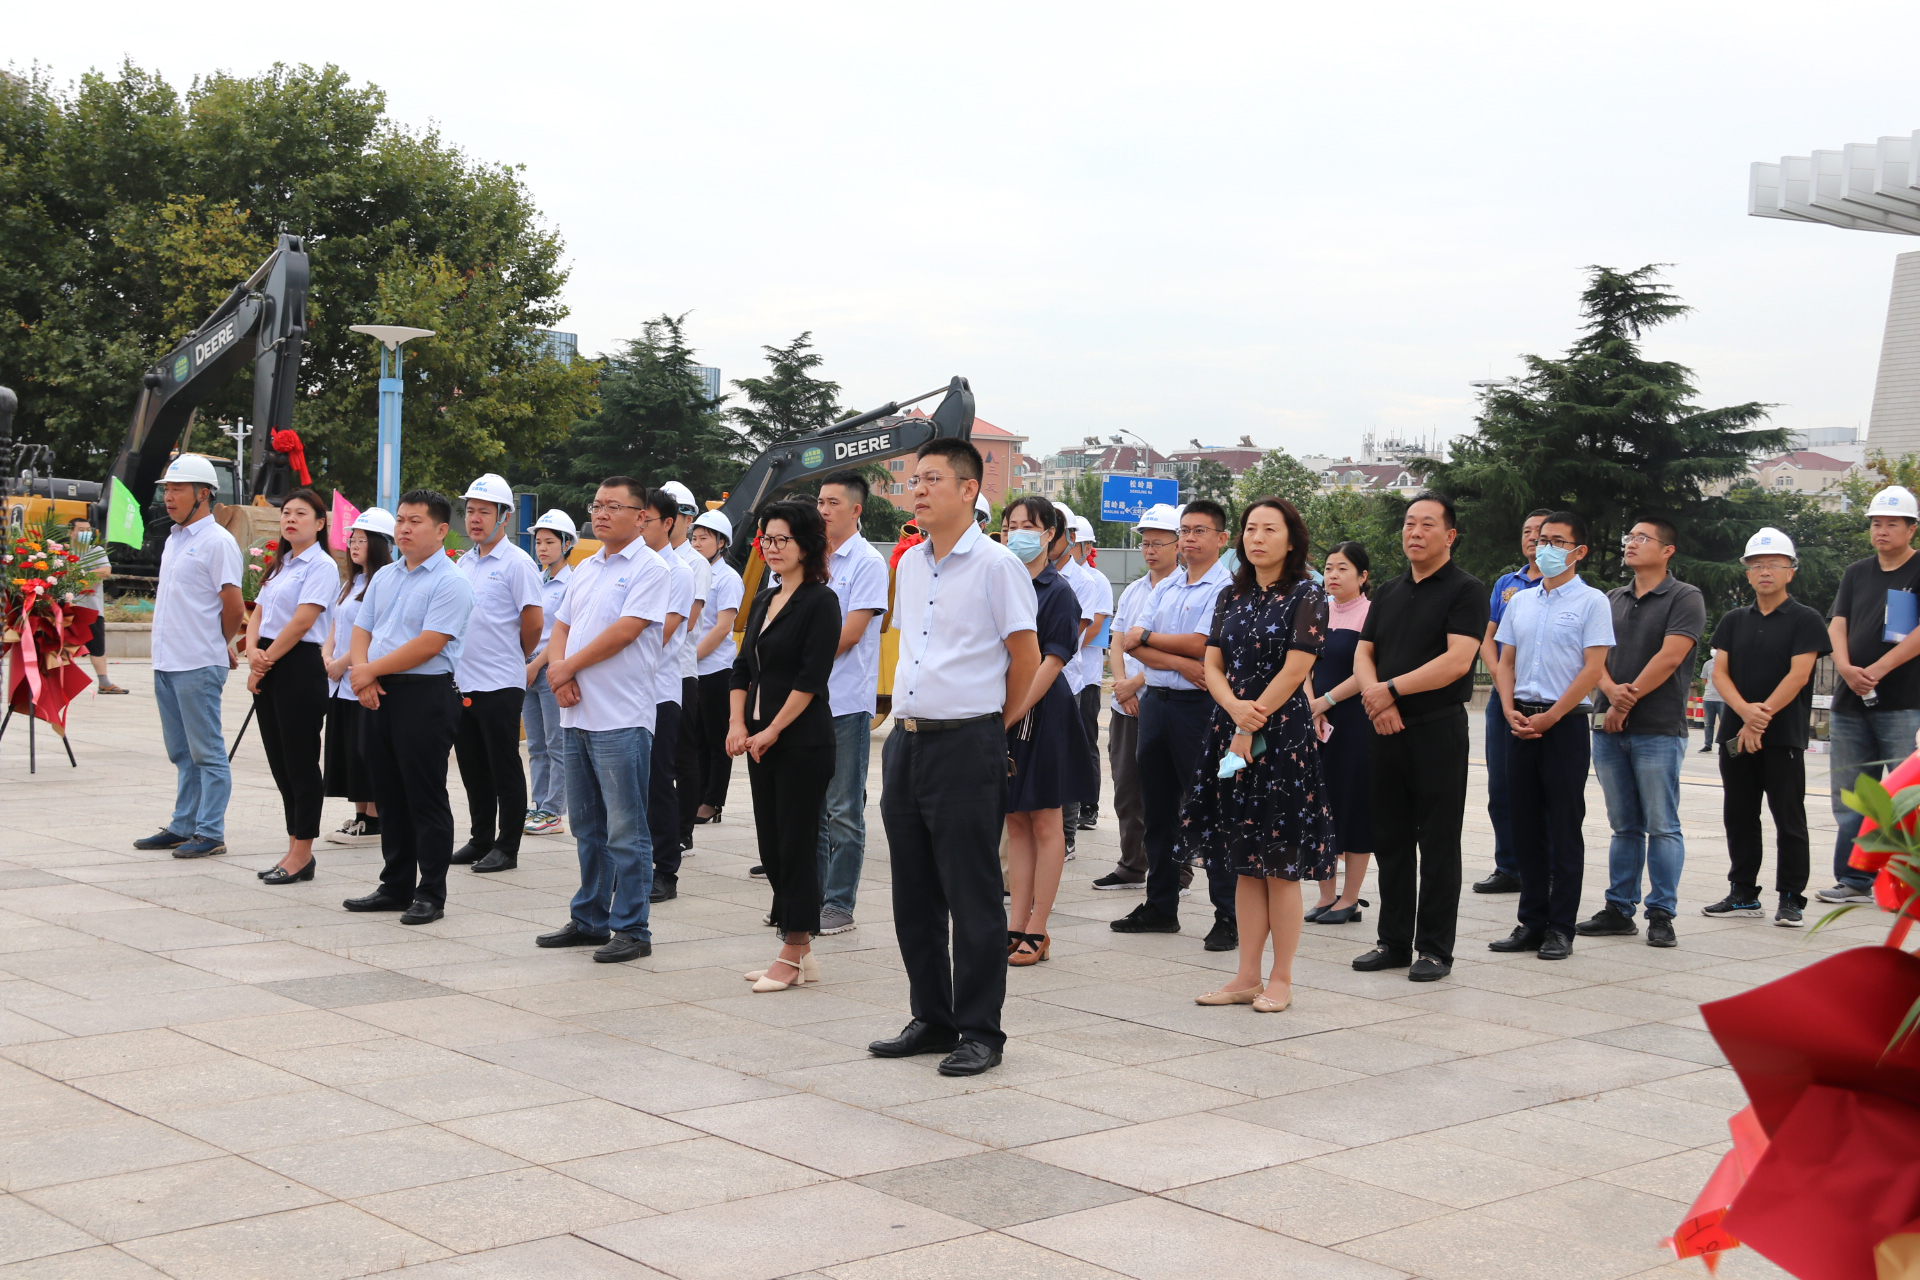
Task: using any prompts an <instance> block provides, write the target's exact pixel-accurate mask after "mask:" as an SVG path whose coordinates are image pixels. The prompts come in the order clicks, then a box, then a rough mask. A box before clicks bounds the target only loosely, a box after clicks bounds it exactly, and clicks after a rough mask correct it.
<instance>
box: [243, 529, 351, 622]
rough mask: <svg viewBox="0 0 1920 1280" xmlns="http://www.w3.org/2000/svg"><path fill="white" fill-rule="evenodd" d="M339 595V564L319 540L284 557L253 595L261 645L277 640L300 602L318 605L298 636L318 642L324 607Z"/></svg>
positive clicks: (324, 618) (291, 620) (325, 611)
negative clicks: (285, 558)
mask: <svg viewBox="0 0 1920 1280" xmlns="http://www.w3.org/2000/svg"><path fill="white" fill-rule="evenodd" d="M339 594H340V566H339V565H337V564H335V563H334V560H333V557H332V556H330V555H328V554H327V549H326V548H325V547H323V546H321V545H320V544H319V542H317V541H316V542H315V543H314V544H313V545H312V546H310V547H308V548H307V549H306V550H305V551H302V552H301V553H300V554H298V555H293V556H288V557H287V560H286V563H285V564H283V565H281V566H280V571H279V572H278V573H276V574H274V575H273V576H272V577H271V578H269V579H267V580H266V581H265V582H263V583H261V584H260V592H259V594H258V595H256V596H255V597H254V598H253V603H254V607H255V608H257V609H259V610H260V643H261V645H262V646H263V647H264V646H265V645H266V644H267V643H268V642H269V641H273V640H278V639H279V638H280V633H281V632H282V631H285V630H286V629H287V627H288V626H289V625H291V624H292V622H293V615H294V613H295V612H296V611H297V610H298V609H299V608H300V606H301V605H303V604H317V605H319V606H320V613H319V615H318V616H317V617H315V618H314V620H313V625H312V626H310V627H308V628H307V633H306V634H305V635H303V636H301V637H300V639H301V640H303V641H311V642H312V643H314V644H319V643H320V642H321V641H322V640H325V639H326V638H327V610H328V609H331V608H332V607H333V600H334V597H335V596H337V595H339Z"/></svg>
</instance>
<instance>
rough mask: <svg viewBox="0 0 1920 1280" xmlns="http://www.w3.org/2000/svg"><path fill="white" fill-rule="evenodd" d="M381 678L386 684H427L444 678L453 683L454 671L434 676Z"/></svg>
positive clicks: (381, 681)
mask: <svg viewBox="0 0 1920 1280" xmlns="http://www.w3.org/2000/svg"><path fill="white" fill-rule="evenodd" d="M379 680H380V683H381V684H383V685H385V684H426V683H427V682H429V681H432V680H442V681H445V682H446V683H447V684H452V683H453V673H452V672H450V671H443V672H441V673H440V674H439V675H433V676H381V677H379Z"/></svg>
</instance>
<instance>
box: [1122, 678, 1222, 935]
mask: <svg viewBox="0 0 1920 1280" xmlns="http://www.w3.org/2000/svg"><path fill="white" fill-rule="evenodd" d="M1212 714H1213V699H1212V698H1211V697H1209V696H1208V695H1207V694H1204V693H1202V692H1200V691H1199V690H1198V689H1195V690H1192V691H1191V692H1189V691H1187V690H1175V691H1173V696H1172V697H1168V696H1167V691H1163V690H1160V689H1153V688H1148V689H1143V690H1141V691H1140V716H1139V721H1140V802H1141V808H1142V810H1143V811H1144V814H1145V817H1146V827H1147V830H1146V841H1145V843H1146V846H1147V905H1148V906H1150V907H1152V908H1153V909H1154V910H1155V911H1158V912H1159V913H1160V914H1161V915H1163V916H1178V915H1179V914H1180V865H1179V864H1178V863H1176V862H1174V860H1173V845H1174V840H1175V838H1176V837H1177V836H1178V835H1179V834H1180V806H1181V804H1182V802H1184V801H1185V799H1186V796H1187V790H1188V788H1190V787H1191V786H1192V785H1193V772H1194V770H1195V769H1197V768H1199V767H1200V751H1201V748H1202V747H1204V746H1205V745H1206V737H1207V718H1208V717H1209V716H1211V715H1212ZM1234 880H1235V876H1234V875H1233V873H1232V872H1230V871H1225V870H1217V869H1214V868H1208V870H1207V896H1208V897H1209V898H1211V899H1212V900H1213V910H1214V914H1215V915H1217V916H1224V917H1225V918H1227V919H1228V920H1231V919H1233V918H1234V905H1233V894H1234V887H1235V886H1234Z"/></svg>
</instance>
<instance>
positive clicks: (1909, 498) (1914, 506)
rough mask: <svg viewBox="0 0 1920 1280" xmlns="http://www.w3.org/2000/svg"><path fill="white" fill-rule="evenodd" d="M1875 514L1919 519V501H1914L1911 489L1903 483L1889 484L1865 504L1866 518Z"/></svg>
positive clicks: (1871, 517)
mask: <svg viewBox="0 0 1920 1280" xmlns="http://www.w3.org/2000/svg"><path fill="white" fill-rule="evenodd" d="M1875 516H1905V517H1906V518H1907V519H1909V520H1920V502H1916V501H1914V497H1913V491H1912V490H1910V489H1908V488H1906V486H1904V485H1897V484H1890V485H1888V486H1887V487H1886V488H1884V489H1882V490H1881V491H1880V492H1878V493H1876V494H1874V495H1873V501H1872V502H1869V503H1868V504H1867V519H1869V520H1871V519H1873V518H1874V517H1875Z"/></svg>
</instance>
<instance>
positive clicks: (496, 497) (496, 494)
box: [460, 471, 513, 512]
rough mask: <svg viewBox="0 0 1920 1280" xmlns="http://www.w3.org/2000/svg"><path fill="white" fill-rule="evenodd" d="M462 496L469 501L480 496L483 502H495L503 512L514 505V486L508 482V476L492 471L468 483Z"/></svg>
mask: <svg viewBox="0 0 1920 1280" xmlns="http://www.w3.org/2000/svg"><path fill="white" fill-rule="evenodd" d="M460 496H461V498H463V499H465V500H466V501H468V502H471V501H473V500H474V499H475V498H478V499H480V500H481V501H482V502H491V503H494V504H495V505H497V506H498V507H499V508H500V509H501V511H502V512H505V511H507V510H509V509H510V508H512V506H513V486H512V485H510V484H508V483H507V481H506V477H504V476H498V475H495V474H494V473H493V472H491V471H489V472H487V474H485V475H483V476H481V477H480V478H479V479H478V480H475V481H474V482H473V483H472V484H470V485H468V486H467V491H466V492H465V493H463V494H461V495H460Z"/></svg>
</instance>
